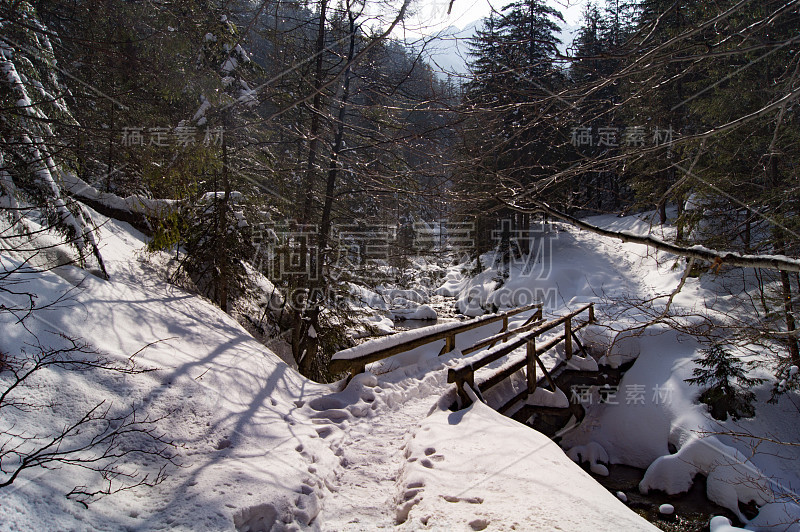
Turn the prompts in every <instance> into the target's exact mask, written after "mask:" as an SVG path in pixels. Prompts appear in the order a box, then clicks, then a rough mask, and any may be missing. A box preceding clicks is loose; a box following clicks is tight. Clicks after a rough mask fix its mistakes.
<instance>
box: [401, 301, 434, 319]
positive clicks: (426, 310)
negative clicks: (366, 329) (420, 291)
mask: <svg viewBox="0 0 800 532" xmlns="http://www.w3.org/2000/svg"><path fill="white" fill-rule="evenodd" d="M392 316H393V318H394V319H395V320H436V319H437V318H438V314H436V311H435V310H434V309H433V307H432V306H430V305H416V304H413V303H412V304H411V305H409V306H407V307H406V308H393V309H392Z"/></svg>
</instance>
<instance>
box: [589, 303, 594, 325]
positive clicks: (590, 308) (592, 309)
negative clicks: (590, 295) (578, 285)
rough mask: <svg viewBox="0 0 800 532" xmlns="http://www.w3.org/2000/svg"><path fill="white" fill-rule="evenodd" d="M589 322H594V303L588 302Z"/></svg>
mask: <svg viewBox="0 0 800 532" xmlns="http://www.w3.org/2000/svg"><path fill="white" fill-rule="evenodd" d="M589 323H594V303H589Z"/></svg>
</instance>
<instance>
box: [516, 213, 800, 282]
mask: <svg viewBox="0 0 800 532" xmlns="http://www.w3.org/2000/svg"><path fill="white" fill-rule="evenodd" d="M501 201H502V200H501ZM504 203H506V204H507V205H508V206H509V207H511V208H513V209H515V210H517V211H520V212H528V213H538V212H542V213H545V214H549V215H550V216H552V217H554V218H558V219H560V220H563V221H565V222H567V223H569V224H571V225H573V226H575V227H577V228H579V229H585V230H587V231H591V232H592V233H595V234H598V235H601V236H606V237H609V238H616V239H619V240H621V241H623V242H629V243H634V244H643V245H645V246H647V247H650V248H653V249H657V250H659V251H666V252H667V253H672V254H674V255H679V256H682V257H687V258H689V259H695V260H705V261H708V262H711V263H714V264H717V265H719V264H728V265H730V266H741V267H744V268H763V269H766V270H782V271H787V272H800V260H798V259H794V258H791V257H786V256H785V255H743V254H740V253H734V252H732V251H718V250H715V249H709V248H707V247H704V246H679V245H677V244H672V243H670V242H666V241H664V240H661V239H660V238H655V237H653V236H650V235H646V236H645V235H637V234H635V233H632V232H630V231H611V230H609V229H603V228H602V227H598V226H596V225H592V224H590V223H587V222H585V221H583V220H580V219H578V218H575V217H574V216H570V215H569V214H566V213H563V212H561V211H558V210H556V209H554V208H552V207H550V206H549V205H548V204H546V203H544V202H534V207H533V208H525V207H520V206H518V205H514V204H512V203H510V202H504Z"/></svg>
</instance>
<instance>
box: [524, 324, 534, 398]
mask: <svg viewBox="0 0 800 532" xmlns="http://www.w3.org/2000/svg"><path fill="white" fill-rule="evenodd" d="M526 355H527V357H526V358H527V360H526V365H527V368H528V369H527V374H528V395H530V394H533V392H535V391H536V340H534V339H533V338H531V339H530V340H528V343H527V353H526Z"/></svg>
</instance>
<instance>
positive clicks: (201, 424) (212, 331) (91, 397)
mask: <svg viewBox="0 0 800 532" xmlns="http://www.w3.org/2000/svg"><path fill="white" fill-rule="evenodd" d="M102 243H103V253H104V256H105V257H107V265H108V268H109V273H110V274H111V279H112V281H110V282H106V281H102V280H100V279H98V278H95V277H93V276H91V275H88V276H87V274H86V273H85V272H83V271H81V270H78V269H77V268H74V267H72V268H69V269H68V270H67V271H66V273H65V276H66V277H69V278H70V279H72V280H73V282H74V281H76V280H77V279H83V280H82V282H81V283H80V286H79V287H78V288H76V289H74V291H73V292H72V301H70V302H69V303H68V306H66V305H67V304H62V305H60V306H59V307H58V308H54V309H51V310H42V311H39V312H36V313H35V314H34V315H33V316H32V317H31V318H30V320H29V321H28V326H29V328H30V329H31V331H32V332H33V333H35V334H37V335H38V336H39V337H40V339H42V340H43V342H51V343H53V342H57V341H58V339H57V338H56V337H54V336H53V335H52V334H50V333H49V332H48V331H54V332H58V333H64V334H67V335H71V336H76V337H80V338H83V339H85V340H86V341H88V342H90V343H91V344H92V345H93V346H94V347H95V348H97V349H100V350H101V351H103V352H106V353H108V354H110V355H111V356H112V357H126V358H127V356H129V355H130V354H133V353H135V352H137V351H139V350H140V349H142V348H143V347H144V346H146V345H147V344H150V343H152V342H158V343H156V344H154V345H152V346H150V347H148V348H146V349H145V350H144V351H143V352H142V353H141V354H140V355H138V357H137V358H138V359H139V360H140V363H141V364H142V365H143V366H147V367H152V368H158V370H157V371H155V372H152V373H147V374H143V375H134V376H125V377H124V378H123V377H120V376H114V377H107V378H103V377H100V376H92V375H88V376H87V375H84V374H76V373H74V372H66V371H59V370H57V369H53V370H49V371H47V372H45V373H44V374H43V380H44V382H46V383H47V385H48V388H47V389H46V390H45V391H44V392H41V393H49V394H50V395H52V396H53V397H54V398H59V397H63V396H64V395H65V394H67V395H68V397H69V401H64V404H65V407H64V408H67V409H68V411H67V412H63V413H62V414H63V415H64V417H65V418H69V417H73V418H74V417H75V416H77V415H78V414H79V413H81V412H82V411H85V410H87V409H88V408H90V407H91V406H92V405H94V404H96V402H99V400H101V398H105V399H107V400H108V401H109V402H112V403H113V404H115V405H119V406H122V405H129V404H135V405H137V406H138V408H139V410H140V412H141V413H142V414H144V415H150V416H153V417H161V416H163V415H165V414H168V416H167V417H166V418H165V419H164V421H163V422H161V423H160V428H161V429H162V430H163V431H164V432H165V433H166V435H167V437H168V438H169V439H172V440H174V441H175V442H176V443H177V444H178V445H179V447H178V448H177V449H176V450H175V452H176V453H177V456H176V461H177V462H178V463H179V464H180V467H178V468H171V469H170V470H169V471H168V477H167V479H166V481H165V482H163V483H162V484H161V485H159V486H157V487H156V488H153V489H150V490H148V489H144V488H142V489H137V490H134V491H132V492H130V493H123V494H119V495H115V496H110V497H107V498H105V499H102V500H100V501H99V502H97V503H95V504H93V505H92V506H91V507H90V509H89V510H86V509H84V508H82V507H80V506H79V505H77V504H76V503H74V502H71V501H68V500H66V499H65V498H64V496H63V495H64V493H65V492H66V491H68V490H69V489H70V488H71V487H72V486H73V485H75V482H76V476H75V475H78V477H77V478H81V479H82V477H81V472H80V471H79V470H75V468H64V469H61V470H57V471H52V472H51V471H47V472H44V473H42V472H41V471H31V472H30V473H29V474H27V475H23V476H22V477H21V478H20V479H19V480H17V481H16V482H15V483H14V485H13V486H12V488H10V489H4V490H2V491H0V500H2V502H1V503H0V505H1V507H2V522H3V527H4V528H5V529H12V530H13V529H16V530H44V529H48V528H50V527H51V525H52V524H53V523H58V528H60V529H75V530H82V529H86V530H91V529H106V530H109V529H120V528H128V527H129V528H132V529H140V530H156V529H176V528H177V529H184V530H223V529H230V528H232V526H233V524H234V522H235V521H237V522H244V521H246V520H247V519H248V518H251V519H252V518H254V517H264V518H265V519H267V521H269V520H270V519H277V520H279V521H280V520H285V521H287V522H289V523H298V524H300V525H304V524H306V523H308V522H309V521H311V519H313V517H315V515H316V513H317V511H318V506H319V505H318V500H317V498H316V496H315V495H309V494H307V493H306V492H308V490H307V489H306V488H304V485H311V486H314V487H318V486H319V485H321V484H323V483H324V479H323V478H322V476H320V475H314V474H311V473H310V472H309V467H310V466H311V464H312V463H314V462H320V463H322V464H328V463H332V462H333V461H334V457H333V455H332V453H331V452H330V449H329V448H328V447H327V446H324V445H321V444H318V443H317V442H318V441H319V440H318V438H316V437H317V433H316V431H315V430H314V426H313V425H312V424H311V423H310V422H309V420H308V418H307V417H305V416H304V415H303V414H302V413H298V405H299V404H302V403H303V402H304V401H307V400H308V399H309V398H311V397H314V396H317V395H320V394H323V393H326V392H328V391H329V387H325V386H320V385H317V384H314V383H312V382H309V381H307V380H306V379H304V378H302V377H301V376H299V375H298V374H297V373H295V372H294V371H292V370H290V369H289V368H288V367H287V366H286V365H285V364H284V363H283V362H281V361H280V360H279V359H278V357H277V356H275V355H274V354H272V353H271V352H269V351H267V350H266V349H265V348H264V347H263V346H261V345H260V344H259V343H257V342H256V341H255V340H253V338H252V337H250V336H249V335H248V334H247V333H246V332H245V331H244V330H243V329H242V328H241V327H240V326H239V325H238V324H237V323H236V322H235V321H234V320H233V319H231V318H229V317H228V316H226V315H225V314H224V313H222V312H220V311H219V310H218V309H216V308H215V307H213V306H212V305H211V304H210V303H209V302H207V301H205V300H203V299H202V298H199V297H197V296H194V295H190V294H188V293H186V292H183V291H181V290H180V289H177V288H175V287H174V286H171V285H169V284H167V283H166V282H164V280H163V279H162V278H161V273H160V269H159V268H158V267H157V266H156V265H154V264H153V263H152V262H151V261H150V259H149V258H148V257H146V256H145V255H144V253H143V252H142V250H141V248H142V246H143V244H144V240H143V238H142V236H141V235H139V234H137V233H136V231H134V230H132V229H131V228H130V227H128V226H127V225H126V224H123V223H116V222H113V221H108V222H107V223H106V225H104V227H103V230H102ZM69 270H71V271H69ZM70 274H71V275H70ZM17 288H19V289H20V290H21V289H23V288H24V289H27V290H30V291H33V292H36V293H39V294H43V295H44V296H45V297H46V296H47V295H48V294H56V293H58V292H60V291H66V290H68V289H70V288H73V286H72V284H71V283H69V282H68V281H66V280H65V279H62V278H60V277H58V276H56V275H55V274H52V273H41V274H40V275H37V276H35V277H31V279H30V280H29V281H28V282H27V283H26V284H25V285H24V286H18V287H17ZM7 318H8V316H7V315H5V316H4V319H6V320H7ZM3 330H4V331H5V333H4V335H3V338H2V341H1V342H0V349H2V350H4V351H6V352H12V351H13V350H14V349H15V348H16V347H19V346H20V345H21V344H22V343H24V342H31V341H32V340H33V336H32V335H31V334H30V333H28V332H27V331H26V330H25V329H24V328H22V327H19V326H14V325H13V324H10V323H4V324H3ZM69 410H71V411H69ZM7 421H8V419H7V418H4V419H3V422H7ZM57 421H58V420H56V422H57ZM301 445H302V447H303V451H302V452H299V451H298V447H299V446H301ZM158 465H160V464H148V463H142V464H138V467H140V468H145V469H146V468H148V467H149V468H151V469H153V470H154V471H155V468H156V467H157V466H158ZM327 469H330V467H328V468H327ZM323 470H324V469H323ZM34 473H35V474H34ZM253 508H257V510H252V509H253ZM256 514H257V515H256Z"/></svg>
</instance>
